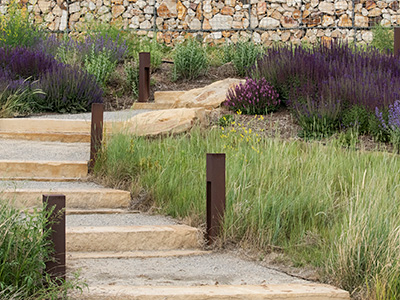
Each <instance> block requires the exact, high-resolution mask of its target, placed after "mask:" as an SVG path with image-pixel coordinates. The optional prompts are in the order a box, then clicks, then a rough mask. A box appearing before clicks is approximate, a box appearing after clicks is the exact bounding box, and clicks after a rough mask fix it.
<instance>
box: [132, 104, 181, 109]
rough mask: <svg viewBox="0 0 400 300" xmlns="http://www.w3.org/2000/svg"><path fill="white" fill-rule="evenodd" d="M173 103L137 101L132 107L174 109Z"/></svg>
mask: <svg viewBox="0 0 400 300" xmlns="http://www.w3.org/2000/svg"><path fill="white" fill-rule="evenodd" d="M173 108H176V107H173V103H171V104H170V103H154V102H135V103H133V105H132V107H131V109H133V110H139V109H154V110H159V109H160V110H161V109H173Z"/></svg>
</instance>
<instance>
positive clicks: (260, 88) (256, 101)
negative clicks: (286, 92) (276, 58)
mask: <svg viewBox="0 0 400 300" xmlns="http://www.w3.org/2000/svg"><path fill="white" fill-rule="evenodd" d="M224 104H225V106H227V107H228V108H229V109H231V110H233V111H239V110H240V111H241V112H242V113H243V114H249V115H255V114H260V115H263V114H267V113H270V112H272V111H276V110H277V109H278V107H279V105H280V99H279V94H278V93H277V92H276V90H275V89H274V88H273V87H272V86H271V85H270V84H269V83H268V82H267V81H266V80H265V78H261V79H260V80H255V79H251V78H246V82H245V83H244V84H241V83H240V84H238V85H236V86H235V87H234V88H231V89H229V91H228V94H227V99H226V101H225V102H224Z"/></svg>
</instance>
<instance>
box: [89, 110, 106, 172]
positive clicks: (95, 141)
mask: <svg viewBox="0 0 400 300" xmlns="http://www.w3.org/2000/svg"><path fill="white" fill-rule="evenodd" d="M103 114H104V104H102V103H93V104H92V125H91V128H90V160H89V164H88V169H89V172H92V171H93V168H94V164H95V163H96V158H97V152H98V151H99V150H100V148H101V143H102V141H103Z"/></svg>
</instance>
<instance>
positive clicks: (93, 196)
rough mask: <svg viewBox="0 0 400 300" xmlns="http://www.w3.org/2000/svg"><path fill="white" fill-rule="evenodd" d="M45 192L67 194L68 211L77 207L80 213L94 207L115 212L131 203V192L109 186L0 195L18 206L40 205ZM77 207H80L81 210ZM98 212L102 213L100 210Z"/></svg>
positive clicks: (5, 192)
mask: <svg viewBox="0 0 400 300" xmlns="http://www.w3.org/2000/svg"><path fill="white" fill-rule="evenodd" d="M62 181H64V180H62ZM43 194H49V195H52V194H53V195H54V194H62V195H65V196H66V207H67V209H68V211H71V209H76V213H80V214H90V213H91V210H93V209H98V210H99V209H103V212H102V213H103V214H105V213H114V212H111V209H115V208H127V207H129V205H130V203H131V194H130V192H128V191H123V190H114V189H109V188H97V189H96V188H93V189H48V190H46V189H4V190H0V195H1V196H3V197H4V198H7V199H10V200H12V201H13V204H14V205H15V206H16V207H18V208H23V207H27V208H29V207H35V206H40V205H41V204H42V195H43ZM77 209H80V210H79V212H78V210H77ZM68 211H67V212H68ZM84 211H86V212H84ZM98 213H100V211H99V212H98ZM119 213H121V212H119Z"/></svg>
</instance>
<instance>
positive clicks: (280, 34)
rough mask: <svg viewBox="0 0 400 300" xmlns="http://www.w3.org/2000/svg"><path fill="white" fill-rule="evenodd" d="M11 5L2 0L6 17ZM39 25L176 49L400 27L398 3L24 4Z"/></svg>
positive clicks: (137, 0) (195, 0)
mask: <svg viewBox="0 0 400 300" xmlns="http://www.w3.org/2000/svg"><path fill="white" fill-rule="evenodd" d="M8 3H9V0H0V13H2V14H5V13H6V12H7V5H8ZM21 3H22V4H24V5H26V7H27V9H28V10H29V12H30V13H31V15H32V18H33V19H34V21H35V22H36V23H38V24H43V25H44V26H45V27H47V28H48V29H49V30H51V31H74V30H82V28H83V27H84V24H85V23H87V22H90V21H93V20H97V21H101V22H107V23H108V22H116V23H119V24H122V25H123V27H124V28H125V29H130V30H135V31H137V33H138V34H139V35H148V36H149V37H153V36H156V37H157V39H158V40H159V41H160V42H165V43H167V44H173V43H175V42H177V41H179V40H182V39H184V38H186V37H188V36H199V38H200V39H202V40H203V41H205V42H214V43H217V44H218V43H223V42H225V41H226V40H230V41H232V42H237V41H238V40H240V39H248V38H251V39H252V40H253V41H254V42H256V43H264V44H267V45H268V44H271V43H273V42H279V41H281V42H288V41H291V42H294V43H300V42H302V41H304V42H305V41H307V42H310V43H314V42H315V41H317V40H322V41H329V40H331V39H343V40H346V41H353V40H355V41H356V42H361V43H368V42H370V41H371V40H372V33H371V31H370V30H369V29H370V28H371V27H372V26H373V25H375V24H382V25H384V26H391V27H393V26H399V25H400V10H399V1H397V0H382V1H374V0H339V1H333V0H325V1H318V0H270V1H263V0H82V1H73V0H68V1H65V0H55V1H54V0H50V1H47V0H21Z"/></svg>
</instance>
